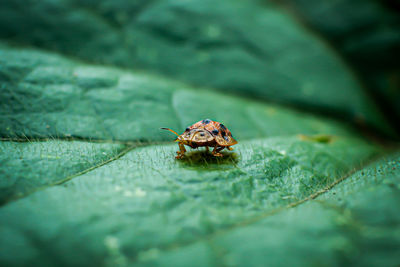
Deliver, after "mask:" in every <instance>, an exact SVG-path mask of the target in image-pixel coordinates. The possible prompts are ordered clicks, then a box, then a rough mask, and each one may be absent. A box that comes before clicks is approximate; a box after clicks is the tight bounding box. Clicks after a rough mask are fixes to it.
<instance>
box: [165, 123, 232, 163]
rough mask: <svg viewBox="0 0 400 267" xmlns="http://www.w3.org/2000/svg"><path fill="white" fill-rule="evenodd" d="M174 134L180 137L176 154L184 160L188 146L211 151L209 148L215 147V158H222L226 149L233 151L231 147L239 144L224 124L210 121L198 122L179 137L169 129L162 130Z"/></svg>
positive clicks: (177, 140) (213, 153)
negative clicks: (222, 152) (222, 151)
mask: <svg viewBox="0 0 400 267" xmlns="http://www.w3.org/2000/svg"><path fill="white" fill-rule="evenodd" d="M161 129H163V130H168V131H170V132H173V133H174V134H176V135H177V136H178V138H176V140H175V141H176V142H178V145H179V151H177V152H176V153H177V154H178V155H177V156H176V158H177V159H180V158H183V156H184V155H185V152H186V149H185V145H186V146H190V147H191V148H198V147H202V146H204V147H206V149H207V151H209V147H213V148H214V149H213V151H212V152H211V153H212V155H213V156H215V157H222V156H223V155H222V154H221V153H220V152H221V150H223V149H224V148H226V149H228V150H233V148H232V147H231V146H233V145H236V144H237V143H238V142H237V141H236V140H235V139H234V138H233V137H232V133H231V132H230V131H229V130H228V128H226V127H225V126H224V125H223V124H222V123H219V122H217V121H212V120H210V119H204V120H201V121H199V122H196V123H195V124H193V125H192V126H189V127H187V128H186V130H185V131H184V132H183V134H181V135H179V134H177V133H176V132H175V131H173V130H171V129H169V128H161Z"/></svg>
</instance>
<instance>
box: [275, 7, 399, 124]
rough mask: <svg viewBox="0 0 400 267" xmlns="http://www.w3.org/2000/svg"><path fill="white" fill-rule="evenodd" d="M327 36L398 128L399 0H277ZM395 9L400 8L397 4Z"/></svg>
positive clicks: (315, 29) (309, 25)
mask: <svg viewBox="0 0 400 267" xmlns="http://www.w3.org/2000/svg"><path fill="white" fill-rule="evenodd" d="M276 2H277V3H280V4H282V7H284V8H287V9H289V10H290V11H292V12H293V13H292V14H294V15H296V16H297V17H298V18H299V19H300V20H301V21H304V22H305V24H307V25H308V27H310V28H312V29H313V30H314V31H316V32H318V33H319V34H321V35H322V36H323V37H324V38H325V39H327V40H329V41H330V43H331V44H332V46H333V47H334V48H335V49H336V50H337V51H338V52H339V53H340V54H341V55H342V56H343V57H344V58H345V59H346V61H347V62H348V63H349V64H351V66H352V67H353V68H354V69H356V70H357V73H358V74H359V76H360V78H362V79H363V81H364V82H363V83H364V85H365V86H366V87H367V88H368V89H369V92H368V93H369V94H370V95H372V96H373V97H374V99H375V102H376V103H378V104H379V106H380V108H381V109H382V110H384V111H385V115H386V117H388V118H389V119H391V121H392V123H393V125H394V126H395V127H396V128H397V130H399V131H400V128H399V127H400V126H399V125H398V123H397V122H398V121H399V119H400V105H399V100H400V61H399V60H398V59H399V58H400V16H399V4H398V1H390V0H388V1H376V0H352V1H348V0H331V1H318V0H277V1H276ZM396 9H397V10H396Z"/></svg>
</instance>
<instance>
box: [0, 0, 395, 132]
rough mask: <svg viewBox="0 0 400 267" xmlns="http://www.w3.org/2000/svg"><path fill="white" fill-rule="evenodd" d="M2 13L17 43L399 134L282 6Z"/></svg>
mask: <svg viewBox="0 0 400 267" xmlns="http://www.w3.org/2000/svg"><path fill="white" fill-rule="evenodd" d="M0 10H1V11H0V12H1V13H0V37H3V38H6V39H8V40H12V41H13V42H16V43H20V44H24V45H32V44H34V45H35V46H39V47H43V48H47V49H51V50H55V51H58V52H61V53H66V54H69V55H73V56H77V57H79V58H82V59H85V60H89V61H91V62H96V63H107V64H113V65H118V66H123V67H129V68H133V69H145V70H150V71H152V72H155V73H161V74H164V75H167V76H169V77H174V78H176V79H178V80H182V81H185V82H189V83H191V84H195V85H200V86H206V87H213V88H217V89H219V90H222V91H224V92H228V93H236V94H243V93H244V92H245V93H246V94H247V95H250V96H253V97H255V98H260V99H264V100H265V99H266V100H273V101H278V102H281V103H288V104H291V105H295V106H299V107H306V108H308V109H316V110H322V111H324V112H326V113H330V114H334V115H335V116H337V117H347V118H349V119H351V120H354V121H356V122H360V121H361V122H366V123H367V124H370V125H372V126H374V127H376V128H380V129H381V130H383V131H385V132H387V133H390V132H391V130H390V128H389V126H388V124H387V123H386V120H385V118H383V117H382V116H381V114H380V112H378V110H377V109H376V107H375V104H374V103H373V101H372V100H371V99H370V98H369V97H368V96H367V95H366V94H365V92H364V91H363V87H362V86H361V84H360V83H359V81H358V80H357V78H356V77H355V75H354V74H353V73H352V71H351V70H350V69H349V67H348V66H347V65H346V64H345V63H344V62H343V61H342V60H341V58H340V57H339V56H338V55H337V54H336V52H335V51H333V50H332V49H331V48H330V47H328V46H327V45H326V44H325V42H324V40H321V39H319V38H318V37H317V36H316V35H314V34H313V33H311V32H310V31H308V30H307V29H305V28H304V27H303V26H302V25H300V24H299V22H298V21H297V20H296V19H295V18H294V17H291V16H290V15H289V13H288V12H285V11H284V10H282V9H281V8H279V7H277V6H275V5H272V4H268V5H265V4H258V3H255V1H239V0H220V1H218V3H217V4H216V3H215V1H213V0H196V1H175V0H168V1H150V2H149V1H148V0H141V1H126V0H117V1H115V0H103V1H102V2H101V4H99V3H98V2H97V1H92V0H83V1H82V0H79V1H77V0H65V1H33V0H30V1H29V2H26V0H12V1H3V2H1V3H0ZM19 25H23V27H20V26H19ZM60 29H62V30H60ZM349 103H351V105H349Z"/></svg>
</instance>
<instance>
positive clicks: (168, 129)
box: [160, 128, 179, 136]
mask: <svg viewBox="0 0 400 267" xmlns="http://www.w3.org/2000/svg"><path fill="white" fill-rule="evenodd" d="M160 129H163V130H167V131H170V132H172V133H174V134H176V135H177V136H179V134H177V133H176V132H175V131H174V130H171V129H170V128H160Z"/></svg>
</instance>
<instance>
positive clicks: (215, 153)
mask: <svg viewBox="0 0 400 267" xmlns="http://www.w3.org/2000/svg"><path fill="white" fill-rule="evenodd" d="M224 148H225V147H224V146H220V147H218V146H215V147H214V150H213V151H212V154H213V156H215V157H222V156H223V155H222V154H221V153H219V152H220V151H221V150H222V149H224Z"/></svg>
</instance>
